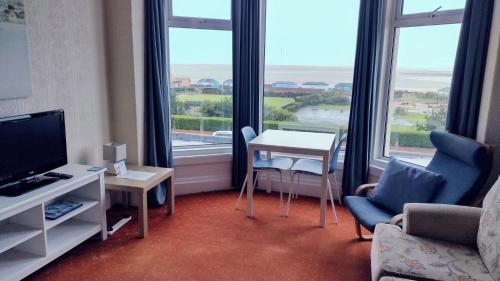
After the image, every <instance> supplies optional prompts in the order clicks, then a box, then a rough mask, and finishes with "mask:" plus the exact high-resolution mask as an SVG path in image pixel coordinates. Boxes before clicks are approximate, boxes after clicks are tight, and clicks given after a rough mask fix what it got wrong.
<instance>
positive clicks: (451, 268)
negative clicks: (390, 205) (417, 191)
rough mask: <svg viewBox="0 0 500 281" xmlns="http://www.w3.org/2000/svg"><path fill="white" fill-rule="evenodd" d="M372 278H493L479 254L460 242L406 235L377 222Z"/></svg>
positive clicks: (449, 280)
mask: <svg viewBox="0 0 500 281" xmlns="http://www.w3.org/2000/svg"><path fill="white" fill-rule="evenodd" d="M371 251H372V253H371V259H372V261H371V262H372V279H373V280H379V279H380V278H381V277H383V276H394V277H400V278H408V279H412V280H443V281H493V279H492V278H491V276H490V274H489V272H488V269H487V268H486V266H485V265H484V264H483V262H482V260H481V257H480V256H479V253H478V252H477V251H476V250H475V249H474V248H470V247H467V246H463V245H460V244H455V243H449V242H445V241H437V240H431V239H425V238H421V237H416V236H411V235H405V234H403V232H402V230H401V229H400V228H399V227H397V226H394V225H385V224H378V225H377V226H376V228H375V233H374V237H373V244H372V250H371Z"/></svg>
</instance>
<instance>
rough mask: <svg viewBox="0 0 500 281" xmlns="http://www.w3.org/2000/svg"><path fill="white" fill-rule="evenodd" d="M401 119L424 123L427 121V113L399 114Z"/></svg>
mask: <svg viewBox="0 0 500 281" xmlns="http://www.w3.org/2000/svg"><path fill="white" fill-rule="evenodd" d="M399 119H401V120H405V121H408V122H411V123H413V124H417V123H424V122H425V114H422V113H414V112H411V113H407V114H405V115H402V116H399Z"/></svg>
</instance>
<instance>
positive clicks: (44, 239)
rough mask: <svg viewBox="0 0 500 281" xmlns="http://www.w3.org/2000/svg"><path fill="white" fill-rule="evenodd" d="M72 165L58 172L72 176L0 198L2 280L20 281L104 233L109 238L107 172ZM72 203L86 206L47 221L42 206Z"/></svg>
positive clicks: (0, 267) (57, 170) (0, 261)
mask: <svg viewBox="0 0 500 281" xmlns="http://www.w3.org/2000/svg"><path fill="white" fill-rule="evenodd" d="M89 167H90V166H84V165H76V164H70V165H66V166H63V167H61V168H58V169H56V170H55V171H56V172H59V173H66V174H71V175H73V178H71V179H68V180H60V181H58V182H55V183H53V184H50V185H47V186H44V187H41V188H39V189H36V190H33V191H31V192H28V193H26V194H23V195H21V196H18V197H3V196H0V279H1V280H20V279H22V278H25V277H26V276H28V275H30V274H31V273H33V272H35V271H36V270H38V269H40V268H41V267H43V266H45V265H46V264H48V263H50V262H51V261H53V260H54V259H56V258H57V257H59V256H61V255H62V254H64V253H66V252H67V251H69V250H71V249H73V248H74V247H76V246H77V245H79V244H80V243H82V242H84V241H85V240H87V239H89V238H90V237H92V236H94V235H96V234H98V233H100V234H101V237H100V238H101V239H102V240H105V239H106V238H107V231H106V208H105V197H104V196H105V195H104V170H103V171H99V172H89V171H87V169H88V168H89ZM61 199H68V200H70V201H74V202H75V201H76V202H81V203H82V204H83V206H81V207H79V208H78V209H75V210H73V211H72V212H70V213H68V214H66V215H64V216H62V217H60V218H58V219H56V220H47V219H45V216H44V206H45V205H47V204H50V203H52V202H54V201H57V200H61Z"/></svg>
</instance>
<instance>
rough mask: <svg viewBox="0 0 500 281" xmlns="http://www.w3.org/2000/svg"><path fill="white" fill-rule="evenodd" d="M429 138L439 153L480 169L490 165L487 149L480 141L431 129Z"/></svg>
mask: <svg viewBox="0 0 500 281" xmlns="http://www.w3.org/2000/svg"><path fill="white" fill-rule="evenodd" d="M429 138H430V140H431V142H432V145H434V147H435V148H436V150H438V151H439V152H440V153H444V154H447V155H448V156H451V157H453V158H455V159H457V160H460V161H462V162H465V163H467V164H469V165H471V166H478V167H480V168H482V169H483V168H488V167H489V166H490V163H489V162H490V161H488V160H489V158H490V157H488V154H489V153H488V149H487V147H486V146H485V145H484V144H482V143H480V142H477V141H475V140H472V139H469V138H465V137H461V136H458V135H454V134H451V133H448V132H443V131H432V132H431V134H430V136H429ZM485 157H486V159H485Z"/></svg>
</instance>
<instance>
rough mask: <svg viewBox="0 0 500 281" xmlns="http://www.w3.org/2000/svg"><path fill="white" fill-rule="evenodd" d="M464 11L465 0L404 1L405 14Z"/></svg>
mask: <svg viewBox="0 0 500 281" xmlns="http://www.w3.org/2000/svg"><path fill="white" fill-rule="evenodd" d="M439 7H441V8H440V9H439V11H445V10H456V9H463V8H464V7H465V0H403V14H416V13H428V12H432V11H434V10H436V9H437V8H439Z"/></svg>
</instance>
